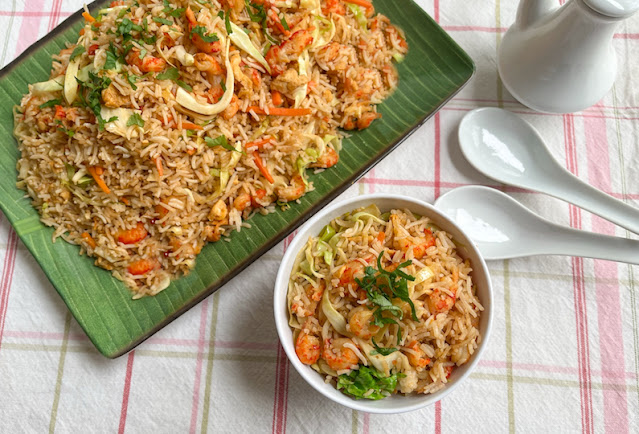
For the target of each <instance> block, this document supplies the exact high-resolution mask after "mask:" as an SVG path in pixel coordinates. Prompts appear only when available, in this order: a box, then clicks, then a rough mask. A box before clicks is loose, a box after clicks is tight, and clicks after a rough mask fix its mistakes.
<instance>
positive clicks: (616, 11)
mask: <svg viewBox="0 0 639 434" xmlns="http://www.w3.org/2000/svg"><path fill="white" fill-rule="evenodd" d="M637 10H639V0H569V1H568V2H566V4H564V5H563V6H562V7H560V8H557V0H521V2H520V4H519V9H518V11H517V20H516V21H515V24H513V26H512V27H511V28H510V29H509V30H508V32H507V33H506V34H505V35H504V39H503V41H502V43H501V47H500V50H499V59H498V66H499V74H500V75H501V79H502V81H503V83H504V85H505V86H506V88H507V89H508V90H509V91H510V93H511V94H512V95H513V96H514V97H515V98H517V99H518V100H519V101H520V102H521V103H522V104H525V105H527V106H528V107H530V108H532V109H534V110H537V111H541V112H552V113H569V112H574V111H579V110H583V109H585V108H587V107H590V106H591V105H593V104H595V103H596V102H597V101H599V100H600V99H601V98H602V97H603V96H604V95H605V94H606V93H607V92H608V91H609V90H610V88H611V87H612V84H613V83H614V81H615V76H616V74H617V58H616V55H615V50H614V48H613V47H612V38H613V36H614V32H615V29H616V28H617V25H618V24H619V23H620V22H621V21H623V20H624V19H625V18H628V17H630V16H631V15H632V14H634V13H635V12H636V11H637Z"/></svg>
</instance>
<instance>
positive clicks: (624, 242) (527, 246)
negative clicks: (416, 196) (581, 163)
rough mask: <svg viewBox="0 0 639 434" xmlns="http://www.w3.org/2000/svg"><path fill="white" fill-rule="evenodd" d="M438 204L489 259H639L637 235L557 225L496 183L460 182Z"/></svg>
mask: <svg viewBox="0 0 639 434" xmlns="http://www.w3.org/2000/svg"><path fill="white" fill-rule="evenodd" d="M435 208H437V209H439V210H440V211H442V212H443V213H444V214H446V215H447V216H448V217H449V218H451V219H452V220H453V221H454V222H455V223H457V225H459V227H461V228H462V229H463V230H464V232H465V233H466V234H467V235H468V236H469V237H470V238H471V239H472V241H473V243H474V244H475V245H476V246H477V248H478V249H479V251H480V252H481V253H482V255H483V256H484V258H485V259H487V260H501V259H509V258H520V257H524V256H536V255H560V256H581V257H586V258H597V259H607V260H611V261H618V262H627V263H630V264H639V241H636V240H630V239H626V238H617V237H610V236H606V235H600V234H593V233H590V232H585V231H580V230H576V229H571V228H567V227H564V226H560V225H557V224H555V223H552V222H550V221H548V220H545V219H543V218H541V217H540V216H538V215H537V214H534V213H533V212H531V211H530V210H529V209H528V208H526V207H524V206H523V205H521V204H520V203H519V202H517V201H516V200H514V199H512V198H511V197H509V196H507V195H506V194H504V193H502V192H500V191H498V190H495V189H493V188H488V187H481V186H469V187H460V188H457V189H455V190H452V191H450V192H448V193H446V194H444V195H443V196H441V197H440V198H439V199H437V201H435Z"/></svg>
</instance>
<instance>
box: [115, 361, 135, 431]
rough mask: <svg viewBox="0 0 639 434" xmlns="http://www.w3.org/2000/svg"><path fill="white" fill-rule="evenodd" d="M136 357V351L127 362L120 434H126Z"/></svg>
mask: <svg viewBox="0 0 639 434" xmlns="http://www.w3.org/2000/svg"><path fill="white" fill-rule="evenodd" d="M134 357H135V350H133V351H131V352H130V353H129V357H128V358H127V360H126V374H125V375H124V391H123V392H122V409H121V410H120V426H119V427H118V434H123V433H124V428H125V427H126V414H127V411H128V410H129V392H130V391H131V375H132V374H133V358H134Z"/></svg>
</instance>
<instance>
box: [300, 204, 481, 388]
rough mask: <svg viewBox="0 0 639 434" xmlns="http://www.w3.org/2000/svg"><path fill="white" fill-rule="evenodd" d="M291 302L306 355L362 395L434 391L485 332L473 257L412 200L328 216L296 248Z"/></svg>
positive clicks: (308, 361) (331, 377) (316, 367)
mask: <svg viewBox="0 0 639 434" xmlns="http://www.w3.org/2000/svg"><path fill="white" fill-rule="evenodd" d="M380 270H384V271H383V272H381V271H380ZM390 282H393V283H392V284H391V283H390ZM287 302H288V310H289V325H290V326H291V328H292V330H293V339H294V342H295V351H296V354H297V355H298V357H299V359H300V361H301V362H302V363H304V364H307V365H310V366H311V367H312V368H313V369H314V370H316V371H317V372H318V373H320V374H322V375H324V376H325V379H326V382H329V383H331V384H333V385H334V386H336V387H337V388H338V389H340V390H342V391H343V392H344V393H346V394H347V395H350V396H353V397H355V398H357V399H362V398H367V399H383V398H385V397H386V396H389V395H391V394H393V393H403V394H408V393H413V392H414V393H423V394H429V393H434V392H436V391H438V390H440V389H441V388H443V387H445V385H446V383H447V382H448V378H449V377H450V375H451V373H452V372H453V370H454V369H455V367H457V366H461V365H463V364H465V363H467V362H468V361H469V360H470V358H471V357H472V355H473V353H474V352H475V350H476V349H477V347H478V345H479V343H480V342H481V336H480V334H479V329H478V327H479V318H480V315H481V312H482V311H483V310H484V308H483V306H482V305H481V303H480V300H479V299H478V298H477V296H476V288H475V286H474V285H473V281H472V268H471V264H470V262H469V261H468V260H464V259H462V258H461V257H460V256H459V254H458V253H457V246H456V245H455V243H454V241H453V239H452V238H451V236H450V234H448V233H447V232H445V231H443V230H441V229H440V228H439V227H437V226H436V225H434V224H432V222H431V221H430V219H428V218H427V217H423V216H417V215H415V214H413V213H411V212H410V211H409V210H391V211H390V212H387V213H381V212H380V210H379V209H378V208H377V207H376V206H375V205H370V206H368V207H366V208H360V209H357V210H354V211H352V212H350V213H347V214H345V215H343V216H342V217H340V218H337V219H335V220H333V221H331V222H330V223H329V224H328V225H327V226H326V227H324V229H323V230H322V232H321V233H320V234H319V235H318V236H312V237H310V239H309V241H308V242H307V243H306V245H305V246H304V247H303V249H302V250H301V251H300V252H299V254H298V256H297V258H296V261H295V263H294V265H293V271H292V273H291V278H290V280H289V289H288V295H287Z"/></svg>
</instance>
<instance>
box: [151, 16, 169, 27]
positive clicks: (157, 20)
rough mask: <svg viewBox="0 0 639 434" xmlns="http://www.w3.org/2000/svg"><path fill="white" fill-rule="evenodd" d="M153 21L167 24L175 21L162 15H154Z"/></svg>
mask: <svg viewBox="0 0 639 434" xmlns="http://www.w3.org/2000/svg"><path fill="white" fill-rule="evenodd" d="M153 21H155V22H156V23H160V24H166V25H167V26H170V25H172V24H173V21H171V20H167V19H166V18H160V17H153Z"/></svg>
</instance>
